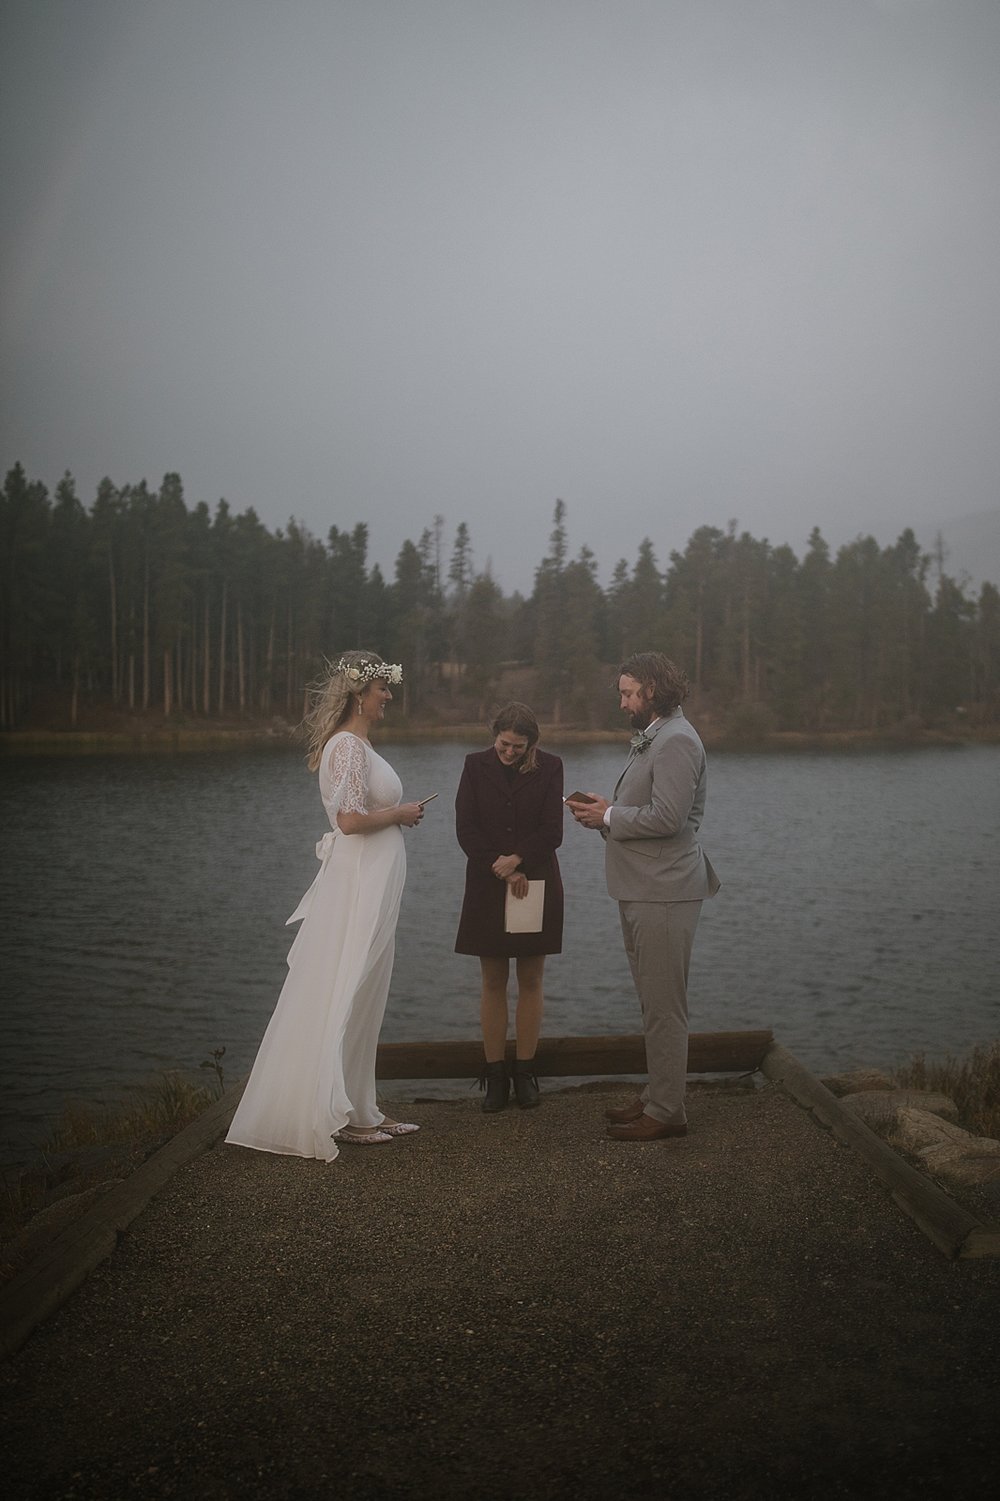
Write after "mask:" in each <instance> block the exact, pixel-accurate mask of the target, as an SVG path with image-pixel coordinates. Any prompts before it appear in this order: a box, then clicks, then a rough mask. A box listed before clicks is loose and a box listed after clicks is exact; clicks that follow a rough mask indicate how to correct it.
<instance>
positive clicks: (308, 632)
mask: <svg viewBox="0 0 1000 1501" xmlns="http://www.w3.org/2000/svg"><path fill="white" fill-rule="evenodd" d="M0 535H2V540H3V559H4V562H3V572H2V584H0V588H2V605H0V622H2V627H0V628H2V633H3V634H2V650H0V659H2V665H0V672H2V677H0V727H2V728H4V729H14V728H18V727H23V726H30V725H32V724H41V723H44V724H47V725H56V726H59V727H62V728H73V727H74V726H77V725H79V724H80V723H81V722H83V721H84V719H86V720H87V721H88V722H93V720H94V716H95V715H99V714H104V715H105V716H111V717H112V718H113V719H114V722H116V723H118V722H119V721H120V720H123V719H124V720H128V719H129V718H134V719H135V720H137V721H140V720H141V721H147V720H150V719H155V720H157V721H158V722H162V721H164V720H165V721H169V722H172V723H178V724H197V723H202V722H206V723H207V722H216V723H217V722H222V721H225V722H226V723H231V722H234V721H237V722H239V721H252V722H260V721H267V720H275V719H277V720H281V721H285V722H295V721H297V720H298V719H299V718H300V716H301V714H302V710H303V705H304V695H305V690H306V687H307V685H308V683H309V682H310V681H312V680H314V679H315V678H316V676H317V674H318V673H319V672H321V670H322V668H323V664H324V661H326V660H329V659H330V658H331V657H335V656H336V655H337V654H338V653H339V652H340V651H343V650H345V649H347V648H350V647H359V646H360V647H367V648H370V649H372V650H374V651H378V652H379V653H381V655H382V656H383V657H385V658H386V659H387V660H389V661H392V662H400V663H402V664H403V666H404V669H405V678H404V684H403V687H402V689H401V690H399V692H397V699H399V698H400V697H401V698H402V703H401V704H398V705H397V710H396V711H394V712H400V713H401V715H402V719H403V721H409V722H411V723H414V724H420V723H426V724H435V723H439V724H448V723H468V722H471V721H476V720H481V719H482V718H483V717H484V716H486V715H488V714H489V712H490V709H491V707H492V706H493V705H494V704H495V703H496V701H497V696H498V694H500V693H501V692H502V693H503V694H504V695H507V694H511V696H515V697H525V698H527V699H528V701H529V702H531V703H532V705H533V707H534V708H535V709H536V711H537V712H538V713H539V717H540V718H541V719H543V720H544V721H546V722H547V723H549V724H554V725H562V726H567V727H568V726H575V727H580V728H589V729H599V728H605V727H611V726H618V724H619V721H620V716H619V713H618V707H617V698H616V697H615V695H614V693H613V692H612V691H611V689H610V684H611V681H612V675H613V673H614V669H615V667H616V665H617V664H618V663H619V662H620V661H622V660H623V659H624V658H625V657H626V656H628V654H629V653H630V652H632V651H636V650H647V649H656V650H662V651H665V652H666V653H667V654H668V655H669V656H670V657H672V658H673V659H674V660H675V661H676V662H678V663H679V664H680V665H681V666H682V667H683V668H684V669H685V671H686V672H687V674H688V677H689V679H690V681H691V690H692V692H691V704H692V705H693V706H694V709H693V710H692V712H694V711H695V710H697V712H698V713H700V715H701V716H702V718H703V719H707V720H709V721H710V722H711V723H714V724H715V725H716V726H717V727H718V728H719V729H720V731H721V732H724V733H728V734H729V735H731V736H732V737H733V738H735V739H739V738H741V737H742V738H752V737H753V736H755V735H761V734H767V733H770V732H772V731H778V730H797V731H807V732H824V731H833V730H837V731H857V730H863V731H876V732H879V731H880V732H894V731H895V732H901V733H904V734H905V733H907V732H910V731H912V732H913V733H918V732H920V731H921V730H923V729H925V728H934V727H942V726H944V727H949V726H954V725H955V724H956V723H962V724H964V725H967V726H969V727H970V728H971V727H986V726H990V725H995V724H997V723H998V722H1000V592H998V590H997V588H996V587H995V585H993V584H991V583H984V584H983V585H982V586H981V587H980V588H979V589H978V590H976V591H974V590H972V589H971V588H970V587H969V586H968V585H966V584H963V583H962V582H960V581H959V582H956V580H955V579H953V578H951V577H950V576H949V575H948V573H947V572H946V571H945V566H944V564H945V559H944V558H943V557H942V556H940V555H939V556H937V557H936V558H935V557H933V556H931V555H929V554H927V553H925V552H922V551H921V549H920V548H919V546H918V545H917V542H916V539H915V537H914V534H913V532H912V530H906V531H904V532H903V533H902V535H901V536H900V537H899V539H898V540H897V541H896V542H895V543H894V544H893V545H892V546H887V547H883V546H880V545H879V544H878V543H877V542H876V541H875V539H874V538H872V537H870V536H859V537H857V538H856V539H855V540H854V541H852V542H851V543H849V544H848V545H846V546H843V547H841V548H840V549H839V550H838V551H837V552H836V554H832V553H831V550H830V548H829V547H828V546H827V544H826V542H825V541H824V539H823V537H822V536H821V535H820V533H819V531H818V530H814V531H813V533H812V535H811V537H810V539H809V543H808V547H807V549H806V551H805V554H804V556H803V557H802V558H801V559H800V558H799V557H797V556H796V554H795V552H794V551H793V550H792V549H791V547H789V546H787V545H782V544H778V545H774V544H772V543H771V542H769V541H767V540H766V539H757V538H755V537H753V536H751V535H749V533H747V532H740V531H739V530H738V528H737V525H736V524H735V523H731V524H730V525H729V526H727V527H726V528H725V529H721V528H719V527H717V526H709V525H705V526H701V527H699V528H698V529H697V530H696V531H695V532H694V533H693V535H692V536H691V537H690V538H689V540H688V542H687V545H686V546H685V547H684V549H683V551H671V552H669V554H668V555H666V556H661V555H660V553H659V552H658V550H657V539H656V538H655V537H654V538H647V539H646V540H644V541H643V542H642V543H641V545H640V546H639V549H638V554H637V556H636V557H635V558H634V559H632V560H629V559H627V558H621V559H620V560H618V561H616V562H615V563H614V566H613V572H612V574H611V578H610V582H609V583H608V585H607V586H606V587H603V586H602V585H601V583H600V582H599V577H598V575H599V562H598V559H597V558H596V557H595V556H594V555H593V553H592V552H591V551H590V549H589V548H588V547H587V546H586V545H579V546H576V545H574V546H571V544H570V528H569V516H568V513H567V508H566V506H565V505H564V504H563V502H562V501H556V502H555V503H554V508H553V514H552V522H551V536H550V539H549V544H548V552H547V554H546V556H545V557H543V558H541V559H540V560H539V562H538V564H537V567H536V568H535V571H534V585H533V588H532V591H531V594H530V596H528V597H524V596H522V595H520V594H517V593H515V594H512V595H506V594H504V592H503V590H502V588H501V586H500V584H499V582H498V581H497V580H496V579H495V578H493V577H492V575H491V572H490V570H489V568H488V567H487V568H482V569H480V568H477V566H476V552H475V550H474V539H473V538H472V536H471V535H470V531H469V528H468V526H467V525H466V524H465V523H464V522H459V523H458V524H457V526H456V527H455V528H454V530H453V531H452V530H450V529H449V530H448V531H447V532H446V529H445V521H444V518H442V517H440V516H435V517H433V518H431V519H430V524H429V525H428V526H427V527H426V528H425V529H424V530H423V531H421V533H420V535H419V536H418V537H416V539H415V540H414V539H412V538H406V539H405V540H402V541H401V545H400V547H399V552H398V555H397V557H396V561H395V567H394V570H393V576H392V577H391V578H388V577H386V576H385V575H384V574H383V572H382V571H381V569H380V568H379V567H378V565H377V564H374V565H373V564H370V563H369V561H368V530H367V527H366V526H365V525H364V523H362V522H357V523H356V524H354V525H347V526H345V527H344V528H341V527H339V526H331V527H330V530H329V532H328V534H327V535H326V537H325V538H322V539H321V538H318V537H315V536H312V535H310V533H309V532H308V531H306V530H304V529H303V528H302V527H301V526H299V525H297V524H296V523H295V522H294V521H290V522H289V523H288V525H287V526H286V527H284V528H282V529H279V530H276V531H273V532H272V531H269V530H268V529H267V527H265V526H264V525H263V524H262V522H261V521H260V520H259V518H258V517H257V515H256V514H255V512H254V511H253V510H246V511H243V512H241V513H240V514H234V513H233V511H232V510H231V508H230V507H229V506H228V505H227V503H226V502H225V501H220V502H219V503H218V505H217V506H216V508H215V510H214V512H213V511H211V510H210V509H209V507H208V506H207V505H205V504H204V503H199V504H197V505H195V506H193V508H189V506H188V505H187V503H186V501H185V498H184V491H183V487H182V484H181V479H180V477H179V475H177V474H168V475H166V476H165V477H164V479H163V483H162V484H161V486H160V488H159V490H158V491H153V490H150V489H149V488H148V487H147V485H146V483H145V482H141V483H139V484H135V485H126V486H124V487H123V488H120V489H119V488H117V487H116V486H115V485H114V484H112V482H111V481H110V480H108V479H105V480H103V481H102V482H101V484H100V485H99V486H98V489H97V494H96V496H95V497H94V500H93V502H92V504H90V506H89V508H88V506H87V505H85V504H84V503H83V502H82V501H81V500H80V498H79V497H78V495H77V493H76V487H75V484H74V481H73V478H72V476H71V475H70V474H68V473H67V474H66V475H65V476H64V477H63V479H62V480H61V481H60V483H59V484H58V485H57V486H56V490H55V494H54V496H50V494H49V493H48V491H47V489H46V488H45V486H43V485H42V484H40V483H38V482H35V481H32V480H30V479H29V478H28V477H27V475H26V474H25V472H24V469H23V468H22V467H21V466H20V465H16V466H15V467H14V468H13V469H11V470H10V472H9V473H8V474H7V477H6V480H5V483H4V488H3V491H2V494H0ZM602 561H603V560H602ZM511 685H513V687H514V689H515V690H516V691H514V692H513V693H511Z"/></svg>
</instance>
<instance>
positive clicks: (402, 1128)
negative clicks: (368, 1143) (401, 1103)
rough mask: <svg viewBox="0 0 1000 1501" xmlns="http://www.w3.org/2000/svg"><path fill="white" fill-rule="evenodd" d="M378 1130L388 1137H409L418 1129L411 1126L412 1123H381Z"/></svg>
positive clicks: (418, 1128)
mask: <svg viewBox="0 0 1000 1501" xmlns="http://www.w3.org/2000/svg"><path fill="white" fill-rule="evenodd" d="M378 1129H379V1130H380V1131H384V1132H386V1133H387V1135H389V1136H410V1135H412V1133H413V1132H414V1131H419V1130H420V1127H419V1126H415V1125H413V1123H412V1121H382V1123H381V1124H380V1125H379V1128H378Z"/></svg>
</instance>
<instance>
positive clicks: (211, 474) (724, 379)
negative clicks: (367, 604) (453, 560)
mask: <svg viewBox="0 0 1000 1501" xmlns="http://www.w3.org/2000/svg"><path fill="white" fill-rule="evenodd" d="M0 13H2V36H0V55H2V62H0V68H2V78H0V82H2V91H0V92H2V106H0V107H2V119H0V167H2V171H3V182H4V190H3V213H2V215H0V247H2V258H0V270H2V284H0V286H2V294H3V298H2V302H3V315H2V316H3V324H2V335H3V371H2V375H3V415H2V429H0V462H2V465H3V468H4V470H6V469H7V468H8V467H9V466H10V465H11V464H13V463H14V462H15V461H16V460H20V461H21V462H22V463H23V464H24V465H25V467H26V468H27V470H28V472H29V474H30V475H31V476H32V477H33V478H37V479H41V480H43V481H44V482H45V483H46V484H48V485H49V486H50V487H51V486H54V484H55V483H56V481H57V480H58V479H59V477H60V475H61V473H62V471H63V470H64V469H65V468H69V469H70V470H72V472H73V473H74V475H75V476H76V478H77V481H78V487H79V490H80V493H81V496H82V498H83V499H84V500H85V501H86V502H87V503H88V504H89V503H90V501H91V500H92V498H93V492H94V489H95V487H96V484H97V482H98V480H99V479H100V478H101V477H102V476H103V475H105V474H108V475H110V476H111V478H112V479H113V480H114V481H115V482H116V483H118V484H125V483H128V482H134V481H136V480H138V479H140V478H143V477H145V478H147V479H148V480H149V481H150V483H151V484H153V485H156V484H158V483H159V481H160V479H161V478H162V475H163V473H164V472H165V471H167V470H178V471H179V472H180V473H181V475H182V477H183V479H184V484H185V492H186V495H187V498H188V501H189V503H191V504H193V503H194V502H196V501H198V500H206V501H208V502H209V504H210V505H213V506H214V504H215V502H216V501H217V500H218V499H219V497H220V496H225V497H226V498H227V499H228V500H229V501H230V503H231V504H232V505H233V506H234V507H235V508H237V509H240V510H242V509H244V508H245V507H246V506H248V505H252V506H254V507H255V508H256V510H257V511H258V513H259V515H260V516H261V518H262V519H263V520H264V521H265V522H266V523H267V524H268V526H270V527H276V526H279V525H282V524H284V522H285V521H286V520H287V518H288V517H289V516H290V515H294V516H296V517H298V518H299V519H300V520H301V521H303V522H304V523H305V524H306V525H307V526H308V527H309V528H310V529H311V530H312V531H314V532H315V533H317V534H318V535H320V536H325V534H326V531H327V529H328V527H329V526H330V525H331V524H337V525H339V526H350V525H353V523H354V522H355V521H357V520H365V521H367V522H368V524H369V526H370V530H371V539H372V550H371V558H372V560H373V561H378V562H380V563H381V564H382V565H383V567H385V568H386V569H387V570H388V571H391V568H392V563H393V561H394V557H395V553H396V551H397V550H398V548H399V546H400V544H401V543H402V541H403V540H404V538H405V537H407V536H410V537H413V538H414V539H416V537H417V536H418V535H419V533H420V531H421V530H422V528H423V527H424V526H427V525H430V524H431V523H432V519H433V517H434V515H435V514H436V513H440V514H442V515H443V516H444V518H445V535H446V540H447V542H448V545H449V547H450V542H451V539H452V537H453V534H454V529H455V527H456V526H457V524H458V522H460V521H462V520H465V521H467V522H468V523H469V526H470V528H471V532H472V541H473V546H474V549H475V561H476V563H477V564H478V565H479V566H482V565H483V564H484V563H485V562H486V561H487V559H488V558H491V559H492V562H493V567H494V572H495V574H496V576H497V578H498V580H499V581H500V583H501V584H502V585H503V587H504V588H505V589H506V590H508V591H509V590H510V589H513V588H521V589H526V588H530V584H531V576H532V569H533V567H534V565H535V564H536V563H537V561H538V560H539V559H540V558H541V556H542V554H543V553H544V551H545V546H546V538H547V536H548V533H549V531H550V529H551V513H552V507H553V504H554V502H555V500H556V498H557V497H561V498H562V499H563V500H565V502H566V504H567V506H568V509H569V526H570V541H571V546H572V548H573V550H574V551H575V550H576V549H577V548H578V547H579V546H580V545H581V544H582V543H584V542H585V543H587V544H588V545H589V546H590V547H591V548H592V549H593V550H594V552H595V553H596V554H597V556H598V559H599V560H600V564H601V570H600V571H601V579H602V582H606V581H607V579H608V577H609V576H610V572H611V569H612V567H613V565H614V563H615V561H616V559H617V558H619V557H621V556H624V557H626V558H628V560H629V562H632V561H633V560H634V558H635V554H636V550H637V547H638V544H639V542H640V541H641V539H642V538H643V537H644V536H646V535H649V536H651V537H652V538H653V540H654V543H655V545H656V550H657V555H658V557H659V558H660V561H661V563H663V564H665V563H666V561H667V557H668V554H669V551H670V549H671V548H672V547H682V546H683V545H684V543H685V542H686V540H687V538H688V537H689V536H690V534H691V532H692V531H693V530H694V529H695V527H697V526H699V525H702V524H706V523H708V524H712V525H717V526H722V527H724V526H725V525H726V523H727V521H728V520H729V518H730V517H734V518H737V519H738V521H739V524H740V527H741V529H742V528H745V529H747V530H749V531H751V532H752V533H753V534H754V535H755V536H758V537H760V536H767V537H769V538H770V540H771V541H772V542H775V543H778V542H783V541H788V542H790V543H791V544H792V545H793V546H794V547H796V550H798V551H801V548H802V546H803V544H804V542H805V539H806V537H807V536H808V533H809V531H810V529H811V527H812V526H813V525H819V526H820V527H821V528H822V530H823V532H824V535H826V536H827V538H828V540H830V541H831V542H832V543H833V544H835V545H839V543H841V542H843V541H845V540H849V539H850V538H851V537H852V536H854V535H856V534H857V533H858V532H862V531H863V532H867V531H874V532H875V533H876V535H878V536H880V538H881V540H892V539H893V538H894V537H895V535H896V533H897V531H898V530H899V529H900V528H901V527H902V526H904V525H907V524H913V525H914V526H917V527H925V528H926V527H928V526H936V525H939V524H941V523H943V522H946V521H948V520H950V519H952V518H965V517H969V516H976V515H979V516H981V515H984V514H985V513H988V512H993V513H995V515H996V517H997V520H998V527H997V530H998V533H1000V510H998V505H1000V495H998V482H997V481H998V475H1000V421H998V392H1000V316H998V315H1000V275H998V265H1000V255H998V226H1000V170H998V162H1000V87H998V80H1000V4H998V3H997V0H281V3H278V0H2V5H0Z"/></svg>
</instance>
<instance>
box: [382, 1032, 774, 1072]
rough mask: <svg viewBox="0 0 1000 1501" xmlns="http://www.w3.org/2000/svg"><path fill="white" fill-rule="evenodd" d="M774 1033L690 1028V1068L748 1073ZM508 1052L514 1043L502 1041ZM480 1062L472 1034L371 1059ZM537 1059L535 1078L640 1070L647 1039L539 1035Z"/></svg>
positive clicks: (393, 1045)
mask: <svg viewBox="0 0 1000 1501" xmlns="http://www.w3.org/2000/svg"><path fill="white" fill-rule="evenodd" d="M773 1040H774V1036H773V1033H772V1032H770V1031H769V1030H768V1031H759V1032H692V1033H691V1035H690V1037H689V1039H688V1063H687V1069H688V1073H689V1074H752V1073H756V1071H757V1070H758V1069H759V1068H760V1065H761V1062H762V1060H763V1058H764V1055H765V1053H766V1052H767V1050H768V1048H769V1047H770V1046H771V1043H772V1042H773ZM507 1056H508V1058H513V1056H514V1044H513V1042H510V1043H508V1045H507ZM482 1063H483V1045H482V1042H481V1041H479V1040H478V1039H476V1040H475V1041H472V1040H465V1039H463V1040H461V1041H452V1042H382V1043H379V1047H378V1055H377V1057H376V1061H375V1075H376V1078H379V1079H475V1078H477V1077H478V1075H479V1073H480V1071H481V1069H482ZM536 1065H537V1069H538V1074H539V1077H540V1078H553V1079H555V1078H562V1079H566V1078H583V1077H586V1076H596V1077H599V1078H603V1077H604V1076H605V1075H608V1074H644V1073H645V1072H646V1045H645V1042H644V1040H643V1037H642V1034H641V1033H627V1034H624V1035H607V1036H601V1037H543V1038H542V1039H541V1040H540V1042H539V1044H538V1052H537V1054H536Z"/></svg>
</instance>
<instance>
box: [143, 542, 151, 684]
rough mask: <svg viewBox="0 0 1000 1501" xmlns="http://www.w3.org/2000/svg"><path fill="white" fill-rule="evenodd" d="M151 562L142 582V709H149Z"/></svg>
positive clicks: (145, 570)
mask: <svg viewBox="0 0 1000 1501" xmlns="http://www.w3.org/2000/svg"><path fill="white" fill-rule="evenodd" d="M149 694H150V681H149V561H148V559H147V561H146V565H145V569H144V571H143V580H142V709H143V713H145V712H146V710H147V709H148V708H149Z"/></svg>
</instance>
